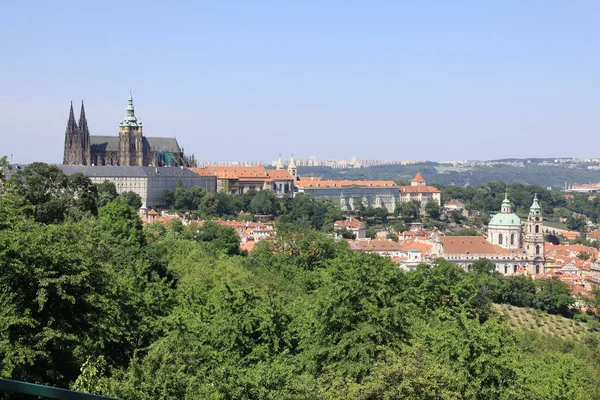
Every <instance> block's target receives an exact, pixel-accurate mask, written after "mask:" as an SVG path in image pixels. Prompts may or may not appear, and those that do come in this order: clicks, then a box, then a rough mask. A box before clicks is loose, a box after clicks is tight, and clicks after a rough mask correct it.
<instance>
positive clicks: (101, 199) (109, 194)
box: [96, 181, 166, 207]
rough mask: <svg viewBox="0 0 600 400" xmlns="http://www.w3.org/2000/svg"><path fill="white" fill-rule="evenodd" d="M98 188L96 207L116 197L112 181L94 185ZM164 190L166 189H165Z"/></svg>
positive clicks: (115, 188) (115, 189)
mask: <svg viewBox="0 0 600 400" xmlns="http://www.w3.org/2000/svg"><path fill="white" fill-rule="evenodd" d="M96 187H97V190H98V207H104V206H105V205H107V204H108V203H110V202H111V201H113V200H114V199H116V198H117V196H118V195H119V194H118V193H117V187H116V186H115V184H114V183H112V182H109V181H104V182H102V183H99V184H97V185H96ZM165 190H166V189H165Z"/></svg>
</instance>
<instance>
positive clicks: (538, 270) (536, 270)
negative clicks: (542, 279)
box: [535, 265, 540, 275]
mask: <svg viewBox="0 0 600 400" xmlns="http://www.w3.org/2000/svg"><path fill="white" fill-rule="evenodd" d="M535 274H536V275H539V274H540V266H539V265H536V266H535Z"/></svg>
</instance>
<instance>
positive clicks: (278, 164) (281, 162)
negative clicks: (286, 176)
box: [275, 153, 283, 169]
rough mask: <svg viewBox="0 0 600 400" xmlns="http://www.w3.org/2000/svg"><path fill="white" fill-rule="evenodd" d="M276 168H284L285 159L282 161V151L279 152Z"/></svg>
mask: <svg viewBox="0 0 600 400" xmlns="http://www.w3.org/2000/svg"><path fill="white" fill-rule="evenodd" d="M275 169H283V161H281V153H279V160H277V166H276V167H275Z"/></svg>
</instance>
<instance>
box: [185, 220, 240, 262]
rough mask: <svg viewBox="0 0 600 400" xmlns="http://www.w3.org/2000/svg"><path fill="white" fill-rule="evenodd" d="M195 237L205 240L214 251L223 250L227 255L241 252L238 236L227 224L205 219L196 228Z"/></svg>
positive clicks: (201, 240) (200, 240) (198, 239)
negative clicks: (223, 224) (200, 225)
mask: <svg viewBox="0 0 600 400" xmlns="http://www.w3.org/2000/svg"><path fill="white" fill-rule="evenodd" d="M195 239H196V240H197V241H199V242H205V243H207V244H208V245H209V247H210V248H212V249H213V250H215V251H223V252H225V254H228V255H236V254H242V251H241V249H240V237H239V236H238V235H237V233H235V231H234V230H233V229H231V228H229V227H227V226H221V225H219V224H217V223H215V222H213V221H207V222H205V223H204V225H202V227H200V228H199V229H198V232H197V234H196V235H195Z"/></svg>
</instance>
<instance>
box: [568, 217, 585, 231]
mask: <svg viewBox="0 0 600 400" xmlns="http://www.w3.org/2000/svg"><path fill="white" fill-rule="evenodd" d="M586 226H587V224H586V221H585V217H581V216H570V217H569V218H568V219H567V227H568V228H569V229H571V230H573V231H578V232H583V231H585V229H586Z"/></svg>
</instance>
